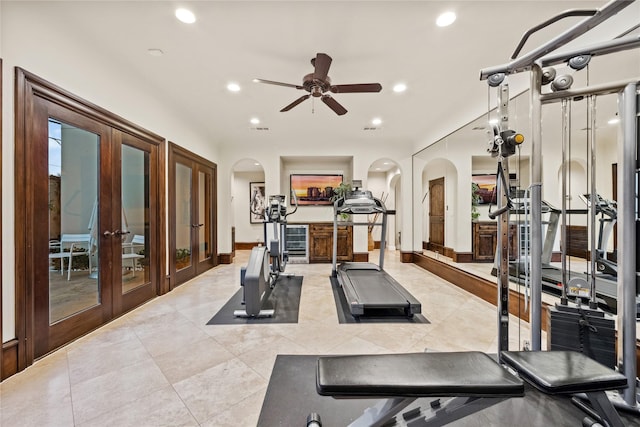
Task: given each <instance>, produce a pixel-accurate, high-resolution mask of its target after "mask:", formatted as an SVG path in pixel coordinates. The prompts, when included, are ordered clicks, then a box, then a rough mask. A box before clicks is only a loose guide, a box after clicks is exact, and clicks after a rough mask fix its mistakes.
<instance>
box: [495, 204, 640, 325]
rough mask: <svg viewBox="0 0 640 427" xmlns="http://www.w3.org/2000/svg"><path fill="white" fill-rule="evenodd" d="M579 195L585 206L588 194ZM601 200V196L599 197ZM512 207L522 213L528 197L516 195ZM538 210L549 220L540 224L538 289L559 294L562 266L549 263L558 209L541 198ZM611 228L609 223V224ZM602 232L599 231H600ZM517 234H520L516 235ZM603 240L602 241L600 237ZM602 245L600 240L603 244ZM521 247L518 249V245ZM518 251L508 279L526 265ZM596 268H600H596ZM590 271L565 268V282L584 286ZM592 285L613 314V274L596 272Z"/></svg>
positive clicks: (638, 307)
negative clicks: (542, 227)
mask: <svg viewBox="0 0 640 427" xmlns="http://www.w3.org/2000/svg"><path fill="white" fill-rule="evenodd" d="M596 197H597V198H598V200H599V201H600V200H601V199H602V198H601V197H600V196H599V195H597V196H596ZM581 198H582V199H583V200H585V202H586V203H587V206H589V203H590V201H589V195H582V196H581ZM602 200H604V199H602ZM513 202H514V208H513V209H512V210H511V213H512V214H525V213H526V210H525V209H523V205H524V204H525V202H526V203H527V204H530V203H529V202H528V200H525V199H524V198H519V199H518V198H516V199H514V200H513ZM601 206H603V204H602V203H599V204H598V205H597V208H598V210H597V211H596V212H597V213H600V209H601ZM566 212H567V214H578V215H586V214H588V213H589V210H588V209H567V211H566ZM542 213H543V214H548V215H549V219H548V221H545V222H544V223H545V224H546V225H547V230H546V233H545V237H544V245H543V248H542V254H541V264H542V270H541V279H542V290H543V292H546V293H549V294H552V295H556V296H559V295H561V294H562V285H561V284H562V269H561V268H559V267H556V266H554V265H552V264H551V258H552V254H553V245H554V243H555V239H556V235H557V233H558V229H559V224H560V215H561V213H562V211H561V210H560V209H558V208H556V207H554V206H552V205H551V204H549V203H547V202H545V201H544V200H543V201H542ZM607 215H608V216H611V217H612V218H613V217H614V216H615V215H614V214H613V213H607ZM610 228H611V229H613V226H612V225H611V226H610ZM600 233H601V234H602V233H603V232H602V231H601V232H600ZM609 235H610V232H609V233H607V235H606V236H602V235H601V236H600V241H601V242H606V241H607V240H608V238H609ZM519 237H521V236H519ZM604 239H606V240H604ZM603 244H604V243H603ZM519 250H521V248H519ZM521 255H522V254H519V255H518V257H517V259H516V260H515V261H512V262H510V263H509V275H510V276H511V278H512V279H514V280H516V281H518V282H523V281H524V275H525V270H526V268H527V266H526V265H525V261H524V260H523V259H522V258H521ZM599 270H600V269H599ZM491 274H492V275H493V276H496V275H497V267H496V265H495V263H494V267H493V269H492V270H491ZM590 276H591V275H590V274H589V273H588V272H584V273H581V272H578V271H567V279H569V280H568V282H569V286H571V283H572V281H574V280H575V281H576V283H580V284H584V285H583V286H585V287H586V286H587V284H588V283H589V282H590V280H591V278H590ZM595 284H596V299H597V301H598V304H599V305H600V307H601V308H603V309H604V310H605V311H608V312H611V313H614V314H615V313H616V312H617V301H616V300H617V298H618V283H617V279H616V276H614V275H611V274H607V273H600V274H596V276H595ZM585 298H586V297H585ZM636 312H637V317H640V298H638V297H636Z"/></svg>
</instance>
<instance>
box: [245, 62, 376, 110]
mask: <svg viewBox="0 0 640 427" xmlns="http://www.w3.org/2000/svg"><path fill="white" fill-rule="evenodd" d="M331 62H332V59H331V57H330V56H329V55H327V54H326V53H318V54H317V55H316V56H315V58H312V59H311V65H313V67H314V71H313V73H310V74H307V75H306V76H304V77H303V78H302V85H294V84H290V83H282V82H276V81H273V80H264V79H255V80H254V81H256V82H259V83H266V84H271V85H276V86H285V87H292V88H294V89H298V90H306V91H307V92H309V93H308V94H307V95H303V96H301V97H300V98H298V99H296V100H295V101H293V102H292V103H291V104H289V105H287V106H286V107H284V108H283V109H282V110H280V112H285V111H289V110H291V109H292V108H293V107H295V106H296V105H298V104H300V103H302V102H303V101H305V100H307V99H309V98H310V97H312V96H313V97H314V98H320V99H321V100H322V102H324V103H325V104H326V105H327V106H328V107H329V108H331V109H332V110H333V112H334V113H336V114H337V115H339V116H342V115H344V114H346V113H347V109H346V108H344V107H343V106H342V105H341V104H340V103H339V102H338V101H336V99H335V98H333V97H332V96H331V95H330V94H329V93H327V92H330V93H366V92H369V93H371V92H380V91H381V90H382V85H381V84H380V83H356V84H346V85H332V84H331V78H329V75H328V74H329V67H331Z"/></svg>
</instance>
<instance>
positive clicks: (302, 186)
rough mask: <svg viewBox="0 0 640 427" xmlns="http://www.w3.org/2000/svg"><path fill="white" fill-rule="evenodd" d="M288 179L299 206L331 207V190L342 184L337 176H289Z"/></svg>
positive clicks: (340, 177) (339, 176)
mask: <svg viewBox="0 0 640 427" xmlns="http://www.w3.org/2000/svg"><path fill="white" fill-rule="evenodd" d="M290 179H291V191H292V192H295V194H296V197H297V198H298V205H299V206H323V205H325V206H326V205H331V204H332V202H331V197H333V190H334V188H336V187H337V186H339V185H340V183H342V175H338V174H291V175H290Z"/></svg>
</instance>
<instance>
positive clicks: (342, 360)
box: [316, 351, 627, 427]
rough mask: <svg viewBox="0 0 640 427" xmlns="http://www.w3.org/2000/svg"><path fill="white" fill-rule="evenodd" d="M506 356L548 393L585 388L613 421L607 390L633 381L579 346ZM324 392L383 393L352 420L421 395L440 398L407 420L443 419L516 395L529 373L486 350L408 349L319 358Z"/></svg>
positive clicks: (376, 421) (379, 417) (386, 412)
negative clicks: (500, 361)
mask: <svg viewBox="0 0 640 427" xmlns="http://www.w3.org/2000/svg"><path fill="white" fill-rule="evenodd" d="M503 356H504V361H505V363H507V364H509V366H511V367H512V368H513V369H515V370H516V371H517V372H518V373H519V374H520V375H521V377H522V378H524V379H525V380H527V382H530V383H531V384H533V385H534V386H535V387H536V388H538V389H540V390H541V391H543V392H545V393H548V394H572V393H586V394H587V396H588V397H589V399H590V401H591V403H592V405H593V406H594V409H595V411H596V412H597V413H598V415H599V416H600V417H601V418H602V419H604V420H606V421H607V423H608V424H609V425H610V426H615V427H617V426H622V421H621V420H620V417H619V415H618V413H617V412H616V410H615V409H614V408H613V405H612V404H611V402H610V401H609V400H608V398H607V397H606V395H605V394H604V393H605V392H604V390H614V389H620V388H624V387H626V386H627V384H626V378H625V377H624V375H622V374H619V373H617V372H615V371H613V370H611V369H609V368H607V367H605V366H603V365H601V364H599V363H597V362H595V361H593V360H591V359H589V358H588V357H586V356H584V355H583V354H581V353H576V352H564V351H563V352H560V351H558V352H504V353H503ZM316 388H317V391H318V393H319V394H321V395H324V396H332V397H334V398H337V399H340V398H343V399H353V398H361V399H365V398H381V399H383V400H381V401H380V402H379V403H378V404H376V405H375V406H372V407H370V408H368V409H366V410H365V411H364V413H363V414H362V415H361V416H360V417H359V418H357V419H356V420H354V421H353V422H352V423H351V424H350V426H352V427H356V426H383V425H385V424H386V423H387V422H389V420H391V419H392V418H394V417H395V415H396V414H397V413H399V412H400V411H402V410H403V409H404V408H406V407H407V406H408V405H410V404H411V403H412V402H413V401H414V400H416V399H417V398H421V397H434V398H435V397H438V398H440V397H451V398H452V399H449V400H447V401H444V402H441V401H440V399H436V400H434V401H432V402H431V404H430V407H428V408H416V409H414V410H411V411H408V412H406V413H404V414H402V418H403V419H404V422H406V425H408V426H411V427H414V426H431V425H444V424H447V423H450V422H453V421H456V420H458V419H461V418H464V417H466V416H467V415H470V414H473V413H475V412H477V411H480V410H483V409H485V408H488V407H489V406H492V405H495V404H497V403H499V402H502V401H503V400H505V399H509V398H512V397H522V396H524V383H523V381H522V380H521V379H520V378H518V377H516V376H515V375H513V374H511V373H510V372H509V371H508V370H507V369H504V368H503V367H501V366H500V365H498V364H497V363H496V362H495V361H494V360H493V359H492V358H491V357H490V356H488V355H487V354H485V353H481V352H443V353H408V354H386V355H360V356H324V357H320V358H318V367H317V375H316Z"/></svg>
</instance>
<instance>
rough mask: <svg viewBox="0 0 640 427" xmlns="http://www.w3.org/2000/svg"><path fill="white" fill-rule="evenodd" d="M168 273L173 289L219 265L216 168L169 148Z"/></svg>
mask: <svg viewBox="0 0 640 427" xmlns="http://www.w3.org/2000/svg"><path fill="white" fill-rule="evenodd" d="M169 182H170V183H171V184H170V192H169V208H170V211H169V232H170V236H171V237H170V240H169V251H170V252H169V253H170V254H171V255H170V257H169V260H170V261H169V271H170V272H171V278H172V279H171V287H172V288H173V287H175V286H177V285H179V284H181V283H184V282H186V281H187V280H189V279H192V278H193V277H195V276H197V275H198V274H201V273H202V272H204V271H206V270H208V269H210V268H212V267H214V266H216V265H217V264H218V254H217V249H216V245H215V242H216V227H215V223H216V218H215V212H216V205H215V200H216V198H215V187H216V165H215V164H214V163H212V162H209V161H208V160H206V159H203V158H201V157H199V156H197V155H196V154H194V153H191V152H189V151H187V150H185V149H183V148H181V147H179V146H177V145H175V144H170V146H169Z"/></svg>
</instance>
